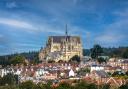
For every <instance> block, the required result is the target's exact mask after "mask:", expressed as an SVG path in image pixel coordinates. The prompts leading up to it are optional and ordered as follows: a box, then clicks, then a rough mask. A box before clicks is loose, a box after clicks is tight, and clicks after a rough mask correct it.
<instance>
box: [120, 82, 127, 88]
mask: <svg viewBox="0 0 128 89" xmlns="http://www.w3.org/2000/svg"><path fill="white" fill-rule="evenodd" d="M119 89H128V82H127V83H126V84H124V85H121V86H120V87H119Z"/></svg>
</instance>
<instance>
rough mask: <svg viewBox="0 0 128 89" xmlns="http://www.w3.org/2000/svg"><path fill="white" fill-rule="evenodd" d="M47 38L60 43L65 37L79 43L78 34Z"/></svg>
mask: <svg viewBox="0 0 128 89" xmlns="http://www.w3.org/2000/svg"><path fill="white" fill-rule="evenodd" d="M49 38H52V39H53V42H54V43H61V42H62V40H63V39H67V40H68V41H70V39H75V41H77V42H78V43H81V41H80V37H79V36H50V37H49Z"/></svg>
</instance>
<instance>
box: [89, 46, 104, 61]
mask: <svg viewBox="0 0 128 89" xmlns="http://www.w3.org/2000/svg"><path fill="white" fill-rule="evenodd" d="M102 53H103V48H102V47H101V46H100V45H98V44H96V45H94V47H93V48H92V49H91V57H92V58H93V59H97V58H98V56H101V54H102Z"/></svg>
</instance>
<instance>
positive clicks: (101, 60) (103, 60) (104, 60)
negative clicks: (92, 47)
mask: <svg viewBox="0 0 128 89" xmlns="http://www.w3.org/2000/svg"><path fill="white" fill-rule="evenodd" d="M97 61H98V62H99V63H100V64H101V63H106V62H107V60H106V59H104V58H102V57H100V58H98V59H97Z"/></svg>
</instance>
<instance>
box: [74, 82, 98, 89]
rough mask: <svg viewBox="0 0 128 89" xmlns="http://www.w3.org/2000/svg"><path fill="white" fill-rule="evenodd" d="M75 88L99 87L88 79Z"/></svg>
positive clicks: (92, 88)
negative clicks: (88, 81)
mask: <svg viewBox="0 0 128 89" xmlns="http://www.w3.org/2000/svg"><path fill="white" fill-rule="evenodd" d="M75 89H97V86H96V85H95V84H93V83H87V82H86V81H81V82H80V83H78V84H77V85H76V86H75Z"/></svg>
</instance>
